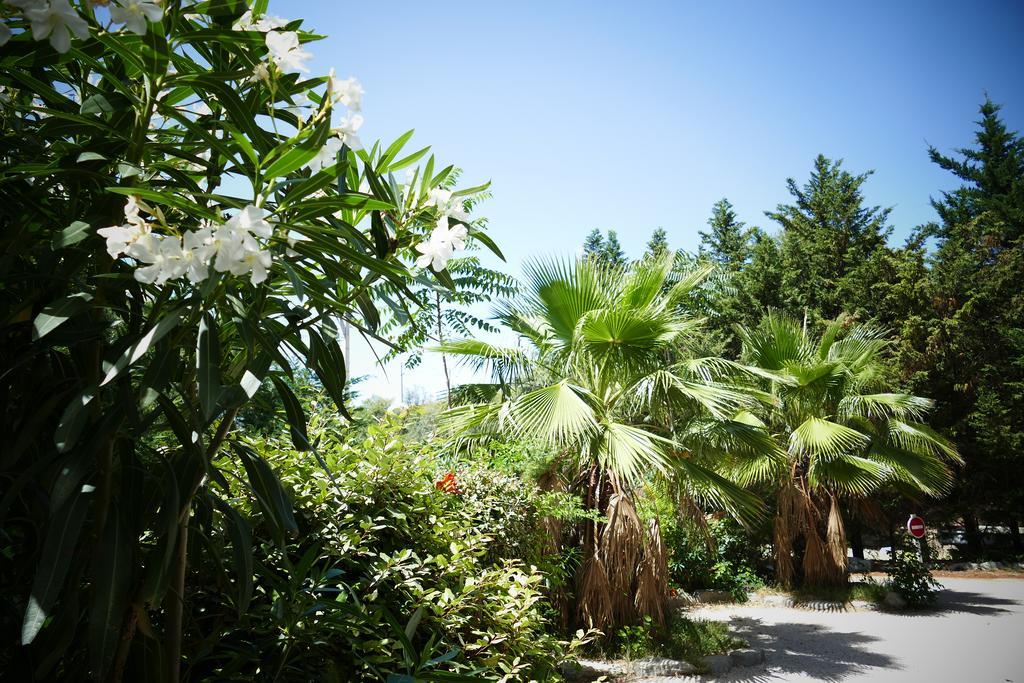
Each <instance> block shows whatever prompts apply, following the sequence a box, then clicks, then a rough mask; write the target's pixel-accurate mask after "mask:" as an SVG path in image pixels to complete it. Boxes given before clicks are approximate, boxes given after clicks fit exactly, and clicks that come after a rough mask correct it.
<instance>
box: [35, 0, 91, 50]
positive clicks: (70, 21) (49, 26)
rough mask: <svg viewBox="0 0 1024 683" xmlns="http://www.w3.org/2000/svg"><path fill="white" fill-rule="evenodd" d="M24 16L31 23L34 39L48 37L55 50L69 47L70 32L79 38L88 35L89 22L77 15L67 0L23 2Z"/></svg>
mask: <svg viewBox="0 0 1024 683" xmlns="http://www.w3.org/2000/svg"><path fill="white" fill-rule="evenodd" d="M24 5H25V10H24V11H25V18H26V19H28V20H29V21H30V22H31V23H32V37H33V38H35V39H36V40H43V39H44V38H46V37H47V36H49V38H50V45H52V46H53V49H54V50H56V51H57V52H60V53H64V52H67V51H68V50H70V49H71V34H72V33H74V34H75V35H76V36H78V37H79V38H82V39H85V38H88V37H89V24H87V23H86V21H85V19H83V18H82V17H80V16H78V11H77V10H76V9H75V8H74V7H72V6H71V4H70V3H69V2H68V0H49V2H45V3H41V2H40V3H34V2H33V3H25V4H24Z"/></svg>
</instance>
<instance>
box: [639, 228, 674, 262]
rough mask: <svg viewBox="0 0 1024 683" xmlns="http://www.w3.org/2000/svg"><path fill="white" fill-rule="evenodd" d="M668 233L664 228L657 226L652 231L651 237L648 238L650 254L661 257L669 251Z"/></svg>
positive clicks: (648, 251)
mask: <svg viewBox="0 0 1024 683" xmlns="http://www.w3.org/2000/svg"><path fill="white" fill-rule="evenodd" d="M668 248H669V247H668V234H667V233H666V232H665V229H664V228H655V229H654V232H652V233H651V239H649V240H647V251H646V252H645V253H646V254H647V255H648V256H651V257H654V258H659V257H661V256H664V255H665V254H667V253H668Z"/></svg>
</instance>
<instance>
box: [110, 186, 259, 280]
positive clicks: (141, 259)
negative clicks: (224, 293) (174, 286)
mask: <svg viewBox="0 0 1024 683" xmlns="http://www.w3.org/2000/svg"><path fill="white" fill-rule="evenodd" d="M141 208H144V207H141V206H140V204H139V201H138V199H136V198H135V197H129V198H128V201H127V203H126V204H125V207H124V217H125V222H124V224H122V225H115V226H111V227H109V228H102V229H100V230H97V231H96V232H97V233H98V234H99V235H100V236H102V237H104V238H105V239H106V240H107V253H109V254H110V257H111V258H114V259H117V258H120V257H121V256H127V257H128V258H130V259H133V260H134V261H136V262H137V263H138V264H139V266H138V267H137V268H136V269H135V279H136V280H138V281H139V282H144V283H147V284H149V283H151V284H156V285H162V284H164V283H165V282H167V281H169V280H174V279H177V278H180V277H187V278H188V280H189V281H190V282H192V283H199V282H202V281H203V280H205V279H206V278H207V277H209V275H210V268H211V267H212V268H213V269H214V270H216V271H217V272H221V273H231V274H232V275H246V274H248V275H249V277H250V280H251V282H252V283H253V284H254V285H257V284H259V283H261V282H263V281H264V280H266V279H267V271H268V269H269V268H270V266H271V263H272V262H273V259H272V257H271V255H270V251H268V250H266V249H263V248H262V246H263V245H262V244H261V242H260V241H259V240H260V239H262V240H267V239H269V238H270V237H271V235H272V234H273V225H272V224H271V223H270V221H268V220H267V218H266V213H265V212H264V210H263V209H261V208H260V207H258V206H254V205H252V204H250V205H249V206H246V207H245V208H244V209H242V210H241V211H239V212H238V213H237V214H235V215H234V216H231V217H230V218H229V219H228V220H227V221H226V222H225V223H223V224H219V225H218V224H213V223H207V224H204V225H200V227H199V228H198V229H196V230H190V231H188V232H186V233H185V234H184V235H183V236H181V237H178V236H175V235H163V234H158V233H155V232H153V230H152V227H151V226H150V224H149V223H147V222H146V220H145V219H143V218H142V217H141V216H140V215H139V211H140V209H141Z"/></svg>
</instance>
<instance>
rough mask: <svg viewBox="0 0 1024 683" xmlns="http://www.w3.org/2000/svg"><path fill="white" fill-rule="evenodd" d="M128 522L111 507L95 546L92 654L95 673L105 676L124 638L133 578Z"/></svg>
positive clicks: (99, 677)
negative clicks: (122, 627)
mask: <svg viewBox="0 0 1024 683" xmlns="http://www.w3.org/2000/svg"><path fill="white" fill-rule="evenodd" d="M130 543H131V538H130V537H129V533H128V525H127V524H125V522H124V521H123V520H122V519H121V516H120V515H119V514H117V513H116V511H112V514H110V515H108V517H107V524H106V528H105V529H104V530H103V536H102V538H100V542H99V544H98V545H97V546H96V547H95V548H94V549H93V563H92V580H93V586H92V590H93V593H92V594H93V600H92V606H91V608H90V610H89V654H90V661H91V668H92V672H93V675H94V676H95V677H96V679H97V680H105V678H106V676H105V673H106V670H107V667H108V666H109V665H110V663H111V661H112V660H113V658H114V652H115V651H116V650H117V644H118V642H120V640H121V624H122V622H123V621H124V616H125V611H126V609H127V607H128V588H129V585H130V578H131V547H130V546H129V544H130Z"/></svg>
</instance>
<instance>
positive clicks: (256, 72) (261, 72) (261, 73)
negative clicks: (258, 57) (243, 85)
mask: <svg viewBox="0 0 1024 683" xmlns="http://www.w3.org/2000/svg"><path fill="white" fill-rule="evenodd" d="M248 80H249V82H250V83H258V82H260V81H263V82H264V83H269V82H270V69H268V68H267V65H266V63H265V62H260V63H259V64H257V65H256V66H255V67H253V70H252V76H249V79H248Z"/></svg>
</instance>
